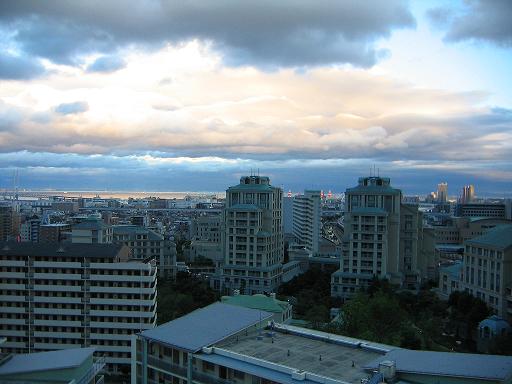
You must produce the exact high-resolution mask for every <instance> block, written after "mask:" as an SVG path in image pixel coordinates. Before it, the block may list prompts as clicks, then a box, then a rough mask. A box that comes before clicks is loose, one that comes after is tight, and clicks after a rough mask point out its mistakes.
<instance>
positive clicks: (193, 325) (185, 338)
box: [141, 302, 272, 352]
mask: <svg viewBox="0 0 512 384" xmlns="http://www.w3.org/2000/svg"><path fill="white" fill-rule="evenodd" d="M271 317H272V314H271V313H268V312H264V311H259V310H256V309H250V308H244V307H238V306H235V305H229V304H223V303H219V302H217V303H213V304H210V305H208V306H206V307H204V308H200V309H197V310H195V311H193V312H191V313H189V314H188V315H185V316H183V317H180V318H178V319H176V320H172V321H169V322H168V323H165V324H162V325H160V326H158V327H156V328H153V329H148V330H146V331H144V332H142V333H141V336H142V337H144V338H146V339H150V340H154V341H157V342H160V343H162V344H166V345H168V346H171V347H174V348H178V349H182V350H185V351H188V352H197V351H199V350H200V349H201V348H203V347H206V346H210V345H212V344H215V343H217V342H219V341H221V340H223V339H225V338H226V337H229V336H231V335H233V334H235V333H238V332H241V331H243V330H244V329H247V328H249V327H251V326H254V325H256V324H258V323H259V322H260V321H262V320H266V319H270V318H271Z"/></svg>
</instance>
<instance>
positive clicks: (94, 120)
mask: <svg viewBox="0 0 512 384" xmlns="http://www.w3.org/2000/svg"><path fill="white" fill-rule="evenodd" d="M511 19H512V1H509V0H503V1H500V0H467V1H423V0H422V1H419V0H418V1H410V2H407V1H399V0H387V1H380V0H365V1H360V0H343V1H329V0H315V1H304V0H295V1H288V0H281V1H277V2H276V1H273V0H258V1H235V0H217V1H196V0H191V1H186V2H183V1H177V0H175V1H158V0H143V1H138V2H133V3H127V2H126V1H123V0H109V1H102V0H88V1H67V0H49V1H45V2H41V1H36V0H34V1H28V0H17V1H3V2H0V189H11V188H12V186H13V174H14V172H15V170H18V173H19V187H20V188H22V189H23V188H26V189H41V188H53V189H65V190H133V191H223V190H225V189H226V188H227V187H228V186H230V185H235V184H237V183H238V180H239V178H240V176H242V175H246V174H250V173H251V172H252V173H257V172H259V173H260V174H262V175H268V176H269V177H270V178H271V182H272V184H274V185H277V186H280V187H283V188H284V189H285V190H292V191H300V190H302V189H306V188H315V189H324V190H332V191H334V192H342V191H344V190H345V188H347V187H351V186H353V185H355V184H356V183H357V178H358V177H360V176H368V175H370V172H371V171H370V170H371V169H373V167H375V169H377V170H378V172H379V174H380V175H382V176H388V177H390V178H391V181H392V184H393V185H394V186H396V187H400V188H402V190H403V191H404V193H406V194H426V193H428V192H430V191H433V190H435V189H436V185H437V183H439V182H441V181H447V182H448V184H449V194H450V195H452V196H456V195H458V194H459V193H460V192H459V191H460V189H461V188H462V186H463V185H464V184H474V185H475V187H476V194H477V195H480V196H497V197H500V196H509V197H510V196H512V75H511V74H512V23H510V20H511Z"/></svg>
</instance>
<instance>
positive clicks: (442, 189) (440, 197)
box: [437, 182, 448, 203]
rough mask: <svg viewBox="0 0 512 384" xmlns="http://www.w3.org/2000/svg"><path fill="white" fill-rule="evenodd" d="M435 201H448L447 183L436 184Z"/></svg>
mask: <svg viewBox="0 0 512 384" xmlns="http://www.w3.org/2000/svg"><path fill="white" fill-rule="evenodd" d="M437 201H438V202H439V203H446V202H447V201H448V183H446V182H444V183H439V184H437Z"/></svg>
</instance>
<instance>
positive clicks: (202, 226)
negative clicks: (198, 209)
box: [190, 215, 224, 267]
mask: <svg viewBox="0 0 512 384" xmlns="http://www.w3.org/2000/svg"><path fill="white" fill-rule="evenodd" d="M222 230H223V227H222V216H221V215H212V216H199V217H197V218H196V219H194V220H193V221H192V226H191V231H190V232H191V239H192V241H191V244H190V258H191V259H192V260H197V259H201V258H205V259H210V260H212V262H213V264H214V265H215V266H216V267H220V265H221V264H222V263H223V261H224V254H223V248H222Z"/></svg>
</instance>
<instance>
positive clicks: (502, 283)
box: [461, 225, 512, 320]
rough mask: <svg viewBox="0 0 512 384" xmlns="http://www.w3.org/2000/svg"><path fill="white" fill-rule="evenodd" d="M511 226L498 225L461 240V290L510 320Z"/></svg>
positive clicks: (511, 302) (511, 280)
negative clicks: (479, 234) (462, 251)
mask: <svg viewBox="0 0 512 384" xmlns="http://www.w3.org/2000/svg"><path fill="white" fill-rule="evenodd" d="M511 286H512V225H501V226H498V227H496V228H494V229H492V230H490V231H488V232H487V233H486V234H484V235H482V236H478V237H475V238H474V239H471V240H468V241H466V242H465V250H464V259H463V267H462V274H461V289H463V290H465V291H467V292H469V293H470V294H472V295H473V296H475V297H478V298H480V299H482V300H483V301H485V302H486V303H487V304H488V305H489V306H490V307H491V308H492V309H493V310H494V312H495V313H496V314H497V315H498V316H500V317H503V318H504V319H507V320H511V319H512V299H511V297H510V295H509V294H508V290H507V289H510V288H511Z"/></svg>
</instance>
